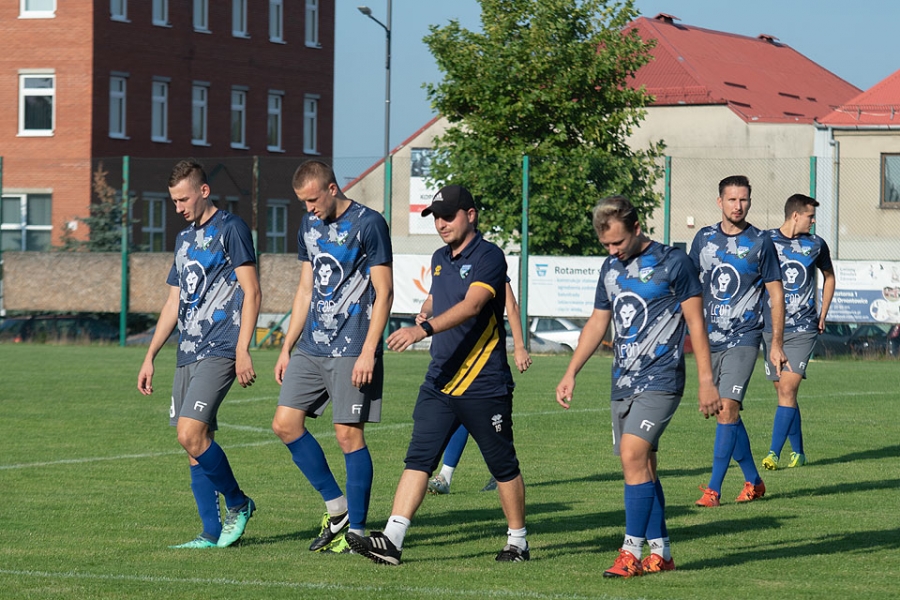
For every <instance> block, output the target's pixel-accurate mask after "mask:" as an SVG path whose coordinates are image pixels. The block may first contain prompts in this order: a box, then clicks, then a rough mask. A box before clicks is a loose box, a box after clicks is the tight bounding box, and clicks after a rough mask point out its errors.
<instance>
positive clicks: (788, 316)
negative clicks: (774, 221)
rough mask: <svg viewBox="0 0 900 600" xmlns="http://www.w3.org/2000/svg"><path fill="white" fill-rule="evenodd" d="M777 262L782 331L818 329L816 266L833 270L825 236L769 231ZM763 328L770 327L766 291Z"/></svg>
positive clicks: (767, 329) (776, 230)
mask: <svg viewBox="0 0 900 600" xmlns="http://www.w3.org/2000/svg"><path fill="white" fill-rule="evenodd" d="M768 234H769V237H771V238H772V243H773V244H775V250H776V251H777V252H778V262H779V263H780V264H781V284H782V285H783V286H784V332H785V333H804V332H810V331H818V328H819V313H818V310H817V308H816V269H817V268H818V269H821V270H822V271H833V270H834V266H833V265H832V264H831V252H829V250H828V244H826V243H825V240H823V239H822V238H820V237H819V236H817V235H814V234H811V233H802V234H799V235H797V236H795V237H793V238H789V237H787V236H785V235H784V234H783V233H781V229H772V230H769V231H768ZM765 321H766V325H765V331H767V332H770V331H772V304H771V299H770V298H769V297H768V294H766V304H765Z"/></svg>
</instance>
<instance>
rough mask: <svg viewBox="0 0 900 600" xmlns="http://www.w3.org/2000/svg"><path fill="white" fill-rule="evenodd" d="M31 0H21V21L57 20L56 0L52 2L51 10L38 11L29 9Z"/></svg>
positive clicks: (51, 0)
mask: <svg viewBox="0 0 900 600" xmlns="http://www.w3.org/2000/svg"><path fill="white" fill-rule="evenodd" d="M29 2H30V0H20V2H19V18H20V19H54V18H56V0H50V2H51V4H52V5H53V8H52V9H50V10H36V9H32V8H28V4H29Z"/></svg>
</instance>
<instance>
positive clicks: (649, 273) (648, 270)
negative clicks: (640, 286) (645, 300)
mask: <svg viewBox="0 0 900 600" xmlns="http://www.w3.org/2000/svg"><path fill="white" fill-rule="evenodd" d="M654 272H655V271H654V269H653V267H644V268H643V269H641V272H640V274H639V275H638V278H639V279H640V280H641V283H647V282H648V281H650V278H651V277H653V273H654Z"/></svg>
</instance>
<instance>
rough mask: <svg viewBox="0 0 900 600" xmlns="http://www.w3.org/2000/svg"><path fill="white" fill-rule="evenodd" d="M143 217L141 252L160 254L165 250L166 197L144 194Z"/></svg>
mask: <svg viewBox="0 0 900 600" xmlns="http://www.w3.org/2000/svg"><path fill="white" fill-rule="evenodd" d="M142 199H143V205H144V217H143V219H141V234H142V235H143V242H144V243H143V244H142V246H143V250H144V251H145V252H162V251H164V250H165V249H166V204H167V202H166V197H165V196H163V195H155V194H144V196H143V198H142Z"/></svg>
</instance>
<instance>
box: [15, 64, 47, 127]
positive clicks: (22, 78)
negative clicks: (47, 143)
mask: <svg viewBox="0 0 900 600" xmlns="http://www.w3.org/2000/svg"><path fill="white" fill-rule="evenodd" d="M48 78H49V79H50V80H51V81H52V82H53V87H50V88H26V87H25V82H26V81H27V80H29V79H48ZM26 90H27V92H26ZM48 96H49V97H50V129H25V109H26V104H27V99H28V98H43V97H48ZM55 130H56V72H55V71H54V70H53V69H34V70H22V71H19V135H20V136H22V137H50V136H52V135H53V134H54V131H55Z"/></svg>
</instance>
